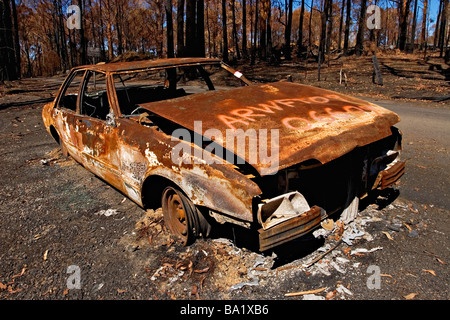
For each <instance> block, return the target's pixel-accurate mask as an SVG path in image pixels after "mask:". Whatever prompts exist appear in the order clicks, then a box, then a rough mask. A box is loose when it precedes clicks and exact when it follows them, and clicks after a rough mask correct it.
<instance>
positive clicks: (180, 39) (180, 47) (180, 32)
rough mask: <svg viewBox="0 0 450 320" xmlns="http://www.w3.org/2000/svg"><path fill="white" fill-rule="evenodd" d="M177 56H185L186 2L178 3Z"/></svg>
mask: <svg viewBox="0 0 450 320" xmlns="http://www.w3.org/2000/svg"><path fill="white" fill-rule="evenodd" d="M177 56H178V57H183V56H184V0H178V3H177Z"/></svg>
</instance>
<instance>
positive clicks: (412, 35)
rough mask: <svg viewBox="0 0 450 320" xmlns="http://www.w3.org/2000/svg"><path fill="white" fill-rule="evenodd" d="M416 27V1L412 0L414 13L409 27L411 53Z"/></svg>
mask: <svg viewBox="0 0 450 320" xmlns="http://www.w3.org/2000/svg"><path fill="white" fill-rule="evenodd" d="M416 27H417V0H414V13H413V21H412V27H411V37H410V40H409V42H410V44H411V52H414V43H415V41H416Z"/></svg>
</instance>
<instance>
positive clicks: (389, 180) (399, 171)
mask: <svg viewBox="0 0 450 320" xmlns="http://www.w3.org/2000/svg"><path fill="white" fill-rule="evenodd" d="M404 173H405V162H404V161H398V162H397V163H396V164H394V165H393V166H392V167H390V168H389V169H386V170H383V171H381V172H380V173H379V174H380V176H381V184H380V189H381V190H383V189H386V188H388V187H390V186H392V185H393V184H394V183H395V182H396V181H397V180H398V179H400V177H401V176H403V174H404Z"/></svg>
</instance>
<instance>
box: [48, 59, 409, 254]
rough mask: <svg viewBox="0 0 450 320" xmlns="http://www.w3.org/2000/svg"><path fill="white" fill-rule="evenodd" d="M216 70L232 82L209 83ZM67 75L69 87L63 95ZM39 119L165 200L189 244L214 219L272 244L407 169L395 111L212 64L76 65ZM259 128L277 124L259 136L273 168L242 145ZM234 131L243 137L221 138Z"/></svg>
mask: <svg viewBox="0 0 450 320" xmlns="http://www.w3.org/2000/svg"><path fill="white" fill-rule="evenodd" d="M212 66H215V67H220V68H222V69H225V70H226V71H227V72H229V75H231V76H232V77H234V78H235V79H236V80H238V81H239V82H240V86H237V87H234V88H230V89H225V90H216V89H217V88H215V87H214V84H213V83H212V81H211V78H212V77H213V75H212V74H211V73H210V72H208V70H209V68H210V67H212ZM181 67H183V68H184V67H186V68H188V69H189V68H190V69H189V70H197V71H195V72H198V74H199V75H200V78H201V79H202V80H203V81H204V83H205V85H204V86H206V87H207V90H206V91H205V92H201V93H192V94H188V93H186V92H185V90H184V89H182V88H181V89H180V88H178V87H177V85H178V84H179V83H181V82H182V80H180V79H182V78H183V79H184V78H189V77H190V75H189V72H187V73H184V74H183V76H182V77H180V76H177V70H178V69H179V68H181ZM141 71H143V72H150V71H155V72H159V73H161V74H162V73H164V74H165V79H166V81H165V83H164V85H162V86H160V87H155V86H153V87H151V90H150V87H147V86H143V85H142V84H141V82H139V81H137V80H136V79H141V78H139V76H134V75H135V74H136V73H137V72H141ZM132 74H133V76H132ZM75 76H78V77H79V79H80V80H79V83H77V84H76V86H75V87H76V90H77V92H75V93H74V94H68V93H67V90H68V89H67V88H68V86H69V85H70V83H71V81H72V82H73V79H74V77H75ZM94 78H95V79H101V80H102V81H103V86H101V87H99V88H97V82H96V80H95V81H93V80H92V79H94ZM117 79H118V80H117ZM130 79H131V81H134V85H133V86H131V87H126V85H125V83H126V81H127V80H130ZM92 110H94V111H92ZM43 121H44V124H45V127H46V128H47V130H48V132H49V133H50V134H51V135H52V136H53V137H54V138H55V140H56V141H57V142H58V143H60V145H61V148H62V150H63V152H64V153H67V154H69V155H70V156H71V157H73V158H74V159H75V160H77V161H78V162H79V163H81V164H82V165H83V166H85V167H86V168H87V169H88V170H90V171H92V172H93V173H95V174H96V175H97V176H99V177H100V178H102V179H103V180H105V181H106V182H108V183H110V184H111V185H112V186H114V187H115V188H117V189H118V190H120V191H121V192H123V193H124V194H125V195H127V196H128V197H129V198H130V199H132V200H133V201H134V202H136V203H137V204H138V205H140V206H142V207H144V208H149V207H154V208H156V207H159V206H162V207H163V212H164V220H165V222H166V224H167V227H168V229H169V230H170V231H171V232H172V233H173V234H174V235H176V236H178V237H179V238H180V239H182V241H183V242H184V243H185V244H187V243H190V242H191V241H192V240H193V239H195V237H198V236H200V235H203V236H207V235H208V234H209V231H210V229H211V225H213V221H216V222H219V223H231V224H236V225H239V226H241V227H243V228H248V229H250V230H256V231H258V234H259V243H260V250H262V251H264V250H268V249H271V248H273V247H276V246H278V245H280V244H282V243H285V242H287V241H290V240H292V239H294V238H297V237H300V236H302V235H304V234H306V233H308V232H311V231H312V230H314V228H316V227H318V226H320V222H321V220H323V219H325V218H326V217H328V216H330V215H332V214H335V213H336V214H341V215H342V216H343V217H345V218H347V219H348V220H351V219H352V218H354V216H355V214H356V213H357V204H358V199H359V198H361V197H363V196H365V195H367V194H368V193H369V192H371V191H372V190H374V189H384V188H387V187H389V186H392V185H393V184H394V183H395V182H396V181H397V180H398V179H399V178H400V176H401V175H402V174H403V172H404V167H405V163H404V162H402V161H400V156H399V155H400V150H401V133H400V132H399V130H397V129H396V128H395V127H394V125H395V124H396V123H397V122H399V117H398V116H397V115H396V114H395V113H393V112H391V111H389V110H386V109H384V108H382V107H380V106H377V105H374V104H372V103H369V102H366V101H363V100H359V99H355V98H353V97H349V96H346V95H342V94H339V93H335V92H331V91H327V90H323V89H319V88H315V87H311V86H306V85H300V84H294V83H290V82H276V83H270V84H253V83H251V82H250V81H248V80H247V79H246V78H245V77H244V76H243V75H242V74H241V73H239V72H237V71H235V70H233V69H232V68H230V67H229V66H227V65H226V64H223V63H222V62H221V61H220V60H216V59H205V58H182V59H178V58H177V59H164V60H146V61H134V62H120V63H111V64H99V65H90V66H81V67H77V68H75V69H73V70H72V71H71V73H70V74H69V75H68V77H67V79H66V81H65V82H64V84H63V85H62V87H61V89H60V91H59V94H58V95H57V97H56V98H55V101H54V102H52V103H49V104H47V105H45V106H44V108H43ZM177 130H178V133H179V130H184V131H183V132H188V133H190V134H191V135H192V137H193V138H192V139H189V138H186V137H185V136H183V137H182V135H179V134H178V135H177V134H175V133H176V132H177ZM211 130H213V131H212V132H213V134H211ZM251 130H253V131H251ZM264 130H275V131H273V134H266V135H265V136H264V139H265V140H264V141H265V142H266V143H267V144H268V145H271V146H275V149H276V159H275V157H274V158H273V159H275V160H276V161H273V162H272V163H269V162H268V161H262V160H264V157H263V156H262V150H261V149H255V148H251V147H250V145H251V143H252V142H255V143H256V142H258V143H259V142H261V139H262V138H261V136H259V135H256V136H255V135H252V134H250V133H252V132H257V133H258V132H263V131H264ZM236 132H238V133H239V134H240V135H241V136H239V135H235V136H234V137H233V139H234V138H236V139H239V138H242V134H243V140H240V143H239V142H237V143H236V140H235V139H234V140H233V139H231V140H230V139H228V137H227V139H225V138H224V136H227V134H230V133H236ZM265 133H267V132H265ZM275 138H276V139H275ZM246 142H248V144H249V146H244V147H242V144H245V143H246ZM275 149H274V150H275ZM175 150H176V152H175ZM180 150H181V153H180ZM186 150H192V152H187V153H186V152H185V151H186ZM218 151H221V152H218ZM265 151H267V150H265ZM272 152H273V150H272ZM174 153H177V156H178V158H177V157H174ZM205 156H208V157H209V160H211V159H212V161H205V160H204V157H205ZM174 159H175V160H174ZM177 159H178V160H177ZM255 159H256V160H255ZM274 163H275V165H274Z"/></svg>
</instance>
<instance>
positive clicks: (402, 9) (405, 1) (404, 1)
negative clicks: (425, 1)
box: [398, 0, 412, 51]
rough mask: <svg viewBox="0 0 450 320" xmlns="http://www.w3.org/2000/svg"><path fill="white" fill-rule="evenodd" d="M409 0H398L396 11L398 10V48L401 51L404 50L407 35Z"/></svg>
mask: <svg viewBox="0 0 450 320" xmlns="http://www.w3.org/2000/svg"><path fill="white" fill-rule="evenodd" d="M411 1H412V0H400V1H399V2H398V12H399V32H398V34H399V36H398V48H399V49H400V50H401V51H405V49H406V39H407V36H408V16H409V11H410V6H411Z"/></svg>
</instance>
